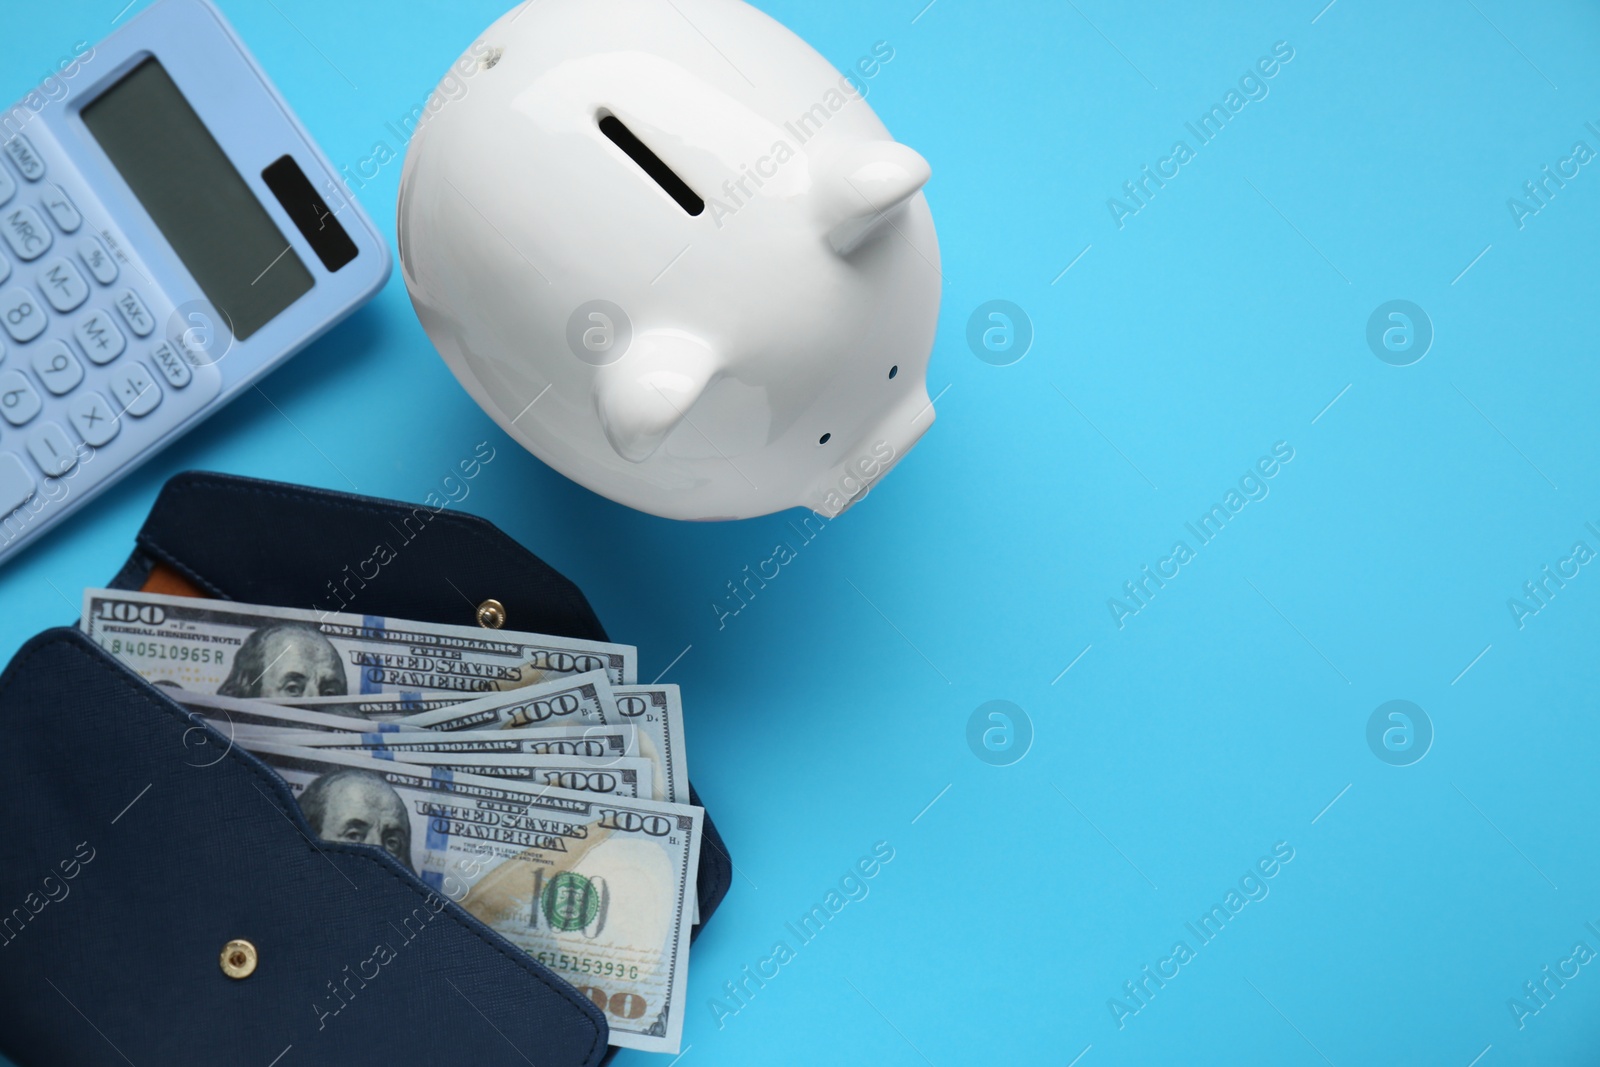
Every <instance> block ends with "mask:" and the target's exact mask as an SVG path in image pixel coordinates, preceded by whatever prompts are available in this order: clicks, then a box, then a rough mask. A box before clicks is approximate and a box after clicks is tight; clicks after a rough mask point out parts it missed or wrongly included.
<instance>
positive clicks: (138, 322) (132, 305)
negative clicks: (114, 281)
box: [117, 289, 156, 337]
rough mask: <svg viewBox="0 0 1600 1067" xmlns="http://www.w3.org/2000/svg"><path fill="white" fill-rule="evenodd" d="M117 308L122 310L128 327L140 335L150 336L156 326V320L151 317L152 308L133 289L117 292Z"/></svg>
mask: <svg viewBox="0 0 1600 1067" xmlns="http://www.w3.org/2000/svg"><path fill="white" fill-rule="evenodd" d="M117 310H118V311H120V312H122V318H123V319H124V321H126V322H127V324H128V329H130V330H132V331H133V332H134V333H135V334H137V335H138V336H140V337H149V336H150V331H152V330H154V329H155V328H156V320H155V319H153V318H151V317H150V309H149V308H147V307H145V306H144V301H143V300H140V299H139V294H138V293H136V292H134V291H133V290H132V289H124V290H122V292H121V293H119V294H117Z"/></svg>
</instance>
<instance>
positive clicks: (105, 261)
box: [0, 237, 117, 285]
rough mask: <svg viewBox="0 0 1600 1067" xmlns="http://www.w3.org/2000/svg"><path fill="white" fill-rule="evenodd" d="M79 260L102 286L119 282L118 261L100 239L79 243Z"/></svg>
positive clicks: (95, 238)
mask: <svg viewBox="0 0 1600 1067" xmlns="http://www.w3.org/2000/svg"><path fill="white" fill-rule="evenodd" d="M78 258H79V259H81V260H83V265H84V266H85V267H88V268H89V273H90V274H93V275H94V280H95V281H97V282H99V283H100V284H101V285H110V284H111V283H112V282H114V281H116V280H117V261H116V260H114V259H112V258H111V253H110V252H107V251H106V246H105V245H103V244H101V243H100V238H98V237H85V238H84V239H83V240H81V241H79V242H78ZM3 281H5V275H3V274H0V282H3Z"/></svg>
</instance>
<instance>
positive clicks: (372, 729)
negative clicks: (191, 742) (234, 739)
mask: <svg viewBox="0 0 1600 1067" xmlns="http://www.w3.org/2000/svg"><path fill="white" fill-rule="evenodd" d="M161 688H162V692H164V693H165V694H166V695H167V696H169V697H171V698H172V699H173V700H176V701H177V702H178V703H179V704H182V705H183V706H184V707H185V708H188V709H189V710H190V711H191V712H193V713H194V714H196V715H199V716H201V717H202V718H204V719H206V720H208V721H211V722H214V723H216V724H217V725H218V726H219V728H221V729H222V733H223V734H224V735H225V736H226V735H227V734H228V733H229V730H230V729H231V728H234V727H239V728H247V727H280V728H287V729H292V730H297V731H311V730H315V731H318V732H321V733H337V734H351V735H352V736H360V734H361V733H362V732H363V731H365V732H368V733H376V732H384V733H387V732H391V731H395V732H405V733H420V734H424V735H425V734H426V733H427V731H425V730H423V729H421V728H420V727H416V726H396V725H395V724H393V723H385V722H368V721H367V720H365V719H353V718H351V717H350V716H348V715H327V714H324V713H322V712H320V711H306V710H305V709H303V708H295V707H289V706H288V705H285V704H273V703H269V702H268V701H265V700H246V699H244V698H242V697H219V696H217V695H216V694H215V693H198V692H195V691H194V690H192V689H174V688H172V687H170V686H162V687H161Z"/></svg>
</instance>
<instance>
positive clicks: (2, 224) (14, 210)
mask: <svg viewBox="0 0 1600 1067" xmlns="http://www.w3.org/2000/svg"><path fill="white" fill-rule="evenodd" d="M0 233H4V234H5V237H6V244H8V245H10V246H11V251H13V252H15V253H16V254H17V258H18V259H20V260H22V261H23V262H24V263H31V262H32V261H34V260H36V259H38V258H39V257H40V256H42V255H44V254H45V253H46V252H48V251H49V250H50V242H51V241H53V240H55V238H53V237H51V236H50V227H48V226H46V225H45V223H44V219H41V218H40V217H39V213H38V212H37V211H35V210H33V208H31V207H29V206H28V205H26V204H18V205H16V206H15V207H9V208H6V209H5V212H4V219H3V220H0Z"/></svg>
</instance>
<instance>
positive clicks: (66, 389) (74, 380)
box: [33, 341, 83, 396]
mask: <svg viewBox="0 0 1600 1067" xmlns="http://www.w3.org/2000/svg"><path fill="white" fill-rule="evenodd" d="M33 373H35V374H37V375H38V376H39V380H40V381H41V382H43V383H44V387H45V388H46V389H48V390H50V393H51V395H52V396H65V395H66V394H68V393H70V392H72V391H73V390H74V389H76V388H77V387H78V383H79V382H81V381H83V364H82V363H79V362H78V357H77V356H74V355H73V354H72V349H70V348H68V347H67V346H66V344H65V343H64V342H62V341H46V342H45V344H44V347H43V348H40V349H38V350H37V351H35V352H34V354H33Z"/></svg>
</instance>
